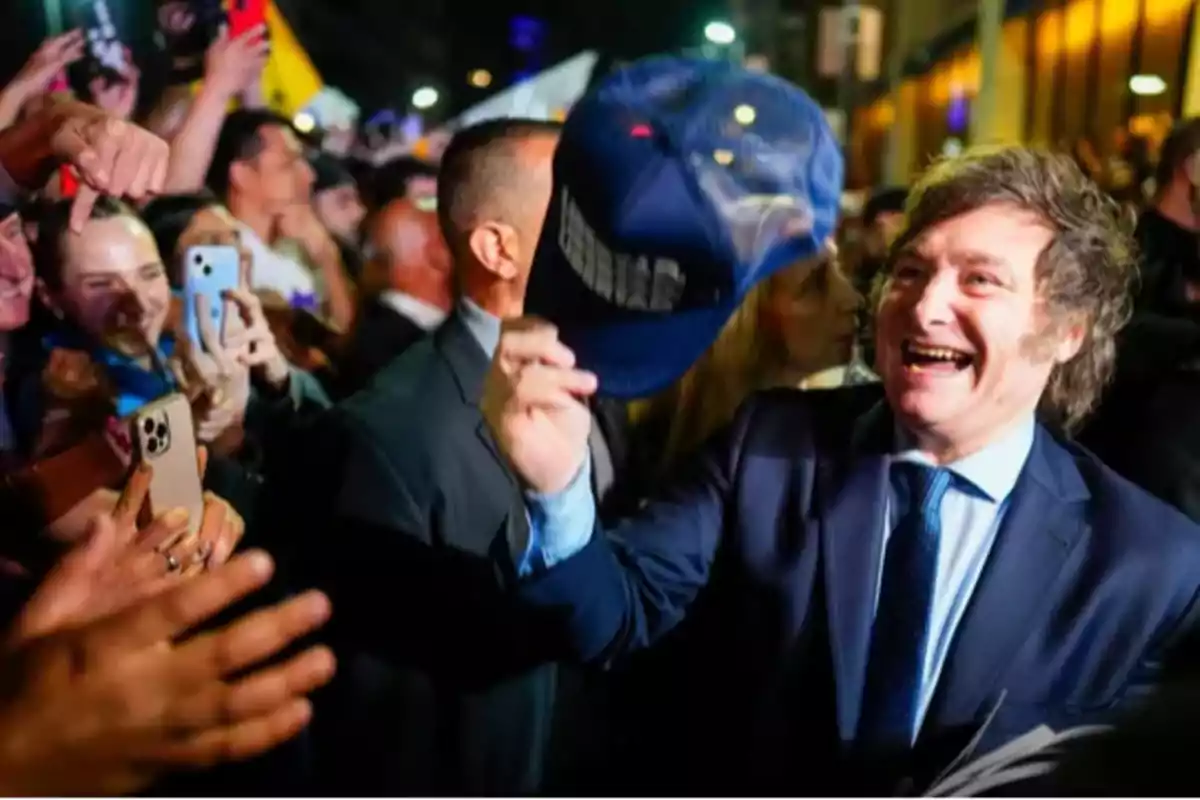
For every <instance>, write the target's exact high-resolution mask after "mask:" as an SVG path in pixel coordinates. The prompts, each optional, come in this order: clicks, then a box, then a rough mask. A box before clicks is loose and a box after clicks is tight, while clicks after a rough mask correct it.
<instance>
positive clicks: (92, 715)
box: [0, 28, 1200, 796]
mask: <svg viewBox="0 0 1200 800" xmlns="http://www.w3.org/2000/svg"><path fill="white" fill-rule="evenodd" d="M80 49H81V35H80V34H79V33H77V32H74V33H68V34H65V35H63V36H61V37H56V38H54V39H51V40H49V41H47V42H46V43H44V44H43V45H42V47H41V48H39V49H38V51H37V52H36V53H34V54H33V55H32V56H31V57H30V59H29V62H28V63H27V64H26V66H25V67H24V68H23V69H22V70H21V72H20V73H19V74H18V75H17V76H16V77H15V78H13V79H12V80H11V81H10V82H9V83H8V84H7V85H6V86H5V87H4V89H3V90H2V91H0V382H2V383H0V385H2V392H0V468H2V469H0V472H2V474H3V482H2V484H0V506H2V507H3V519H4V527H5V536H4V537H2V538H0V566H2V567H3V572H2V574H0V587H2V588H3V592H2V593H0V599H2V600H3V604H2V605H0V611H3V613H4V614H5V623H6V625H7V629H6V630H7V634H5V636H4V638H3V640H2V646H3V648H4V651H3V653H2V654H0V664H2V665H3V670H2V674H3V681H4V689H5V691H4V692H3V694H2V695H0V789H3V790H4V791H6V792H7V793H9V794H14V795H15V794H54V795H66V794H117V793H122V794H128V793H142V792H148V793H154V794H185V795H195V794H201V795H203V794H213V795H225V794H240V795H259V794H270V795H275V794H283V795H293V796H294V795H301V794H304V795H307V794H314V793H319V794H326V793H330V794H349V795H354V794H360V795H374V794H394V795H470V796H475V795H516V794H541V793H552V794H553V793H560V794H658V793H666V794H704V795H707V794H712V793H721V794H729V795H744V794H759V793H762V794H769V795H774V794H806V795H807V794H817V795H821V794H833V795H846V794H864V795H873V794H878V795H892V794H896V793H900V794H923V793H925V792H926V791H928V790H929V789H930V787H931V786H933V785H934V783H935V781H936V779H938V777H939V775H941V776H944V775H945V773H946V771H947V769H948V768H950V766H951V765H952V764H953V765H958V766H961V765H963V764H967V763H970V762H971V761H972V759H974V758H977V757H980V756H983V755H985V754H987V753H989V752H991V751H994V750H996V749H997V748H999V747H1001V746H1003V745H1006V744H1010V743H1013V742H1015V741H1017V740H1020V739H1021V737H1022V736H1023V735H1024V734H1027V733H1028V732H1029V731H1031V730H1035V729H1038V728H1039V726H1046V727H1048V728H1049V729H1051V730H1052V731H1054V732H1055V733H1061V734H1064V736H1067V735H1069V736H1068V738H1070V744H1069V745H1068V746H1066V747H1060V746H1059V745H1060V744H1061V742H1058V740H1056V744H1055V748H1054V752H1053V755H1054V759H1053V761H1054V764H1053V768H1050V767H1045V768H1042V767H1038V768H1037V769H1028V770H1026V769H1025V766H1027V765H1025V764H1024V762H1022V764H1021V769H1020V770H1015V771H1014V774H1017V773H1019V777H1020V779H1021V786H1019V787H1018V786H1017V785H1016V779H1013V780H1012V781H1010V780H1008V779H1007V778H1005V779H1003V780H1001V779H1000V778H999V777H997V776H999V775H1000V772H999V771H998V768H995V767H994V768H992V772H990V773H988V775H986V776H985V777H988V778H989V779H992V780H991V783H990V784H989V786H990V787H991V788H992V790H999V791H1002V792H1010V791H1018V790H1019V791H1027V790H1032V791H1035V792H1038V793H1042V794H1049V795H1064V794H1065V795H1069V794H1076V793H1084V794H1126V793H1128V794H1149V793H1156V794H1163V793H1176V792H1177V791H1182V792H1184V793H1188V792H1191V791H1193V789H1192V788H1191V786H1192V784H1191V783H1190V782H1189V781H1188V780H1187V778H1185V777H1183V775H1182V771H1181V768H1182V766H1183V765H1184V764H1186V763H1187V762H1186V759H1183V757H1182V753H1181V751H1180V750H1179V741H1186V737H1182V736H1178V735H1177V732H1178V731H1180V730H1182V728H1183V726H1184V725H1185V724H1186V723H1187V720H1189V719H1190V718H1191V714H1192V713H1193V711H1192V701H1191V699H1190V698H1191V697H1192V696H1193V695H1194V693H1195V692H1194V689H1192V688H1191V685H1192V684H1193V682H1194V680H1195V678H1196V674H1195V672H1194V671H1193V670H1194V668H1195V665H1194V664H1192V663H1191V658H1192V656H1193V655H1194V642H1195V637H1194V634H1195V633H1197V632H1200V629H1198V628H1197V624H1198V622H1197V620H1198V617H1197V614H1198V613H1200V611H1198V610H1197V609H1198V604H1197V598H1198V597H1200V527H1198V525H1200V471H1197V469H1196V468H1195V466H1194V464H1195V463H1196V458H1197V455H1198V454H1200V439H1198V438H1197V435H1196V433H1195V432H1196V431H1200V426H1198V425H1197V424H1196V423H1195V422H1193V420H1197V419H1200V417H1197V415H1196V414H1195V411H1194V409H1195V407H1196V406H1195V404H1194V403H1192V402H1191V397H1192V395H1193V393H1194V392H1195V388H1193V387H1197V386H1200V383H1198V382H1197V381H1196V379H1195V377H1194V376H1195V368H1196V365H1198V364H1200V360H1198V356H1200V323H1198V322H1197V316H1196V311H1195V309H1196V303H1198V302H1200V239H1197V233H1198V232H1200V188H1198V187H1200V178H1198V177H1197V176H1200V166H1198V165H1200V161H1197V159H1200V120H1185V121H1183V122H1181V123H1180V124H1179V126H1178V127H1177V128H1176V130H1175V131H1174V132H1173V133H1172V134H1171V136H1170V137H1169V138H1168V139H1167V141H1166V142H1165V143H1164V145H1163V147H1162V150H1161V154H1160V157H1159V160H1158V166H1157V170H1156V173H1155V177H1154V187H1153V188H1154V192H1153V201H1152V202H1151V203H1150V204H1149V205H1148V207H1146V208H1144V209H1142V210H1141V212H1140V218H1139V221H1138V225H1137V228H1136V231H1135V230H1134V229H1133V228H1132V226H1131V225H1130V224H1129V223H1130V221H1129V218H1128V215H1127V214H1126V213H1125V210H1124V209H1123V207H1122V202H1124V200H1125V199H1124V198H1120V199H1118V198H1114V197H1113V196H1112V195H1111V194H1110V193H1108V192H1106V191H1104V190H1102V189H1101V188H1100V187H1098V186H1097V185H1096V183H1095V182H1094V181H1093V180H1092V179H1091V178H1089V177H1088V176H1087V175H1086V174H1085V172H1084V171H1083V170H1081V168H1080V166H1079V164H1078V163H1077V159H1073V158H1072V157H1071V156H1069V155H1059V154H1052V153H1047V152H1041V151H1037V150H1032V149H1027V148H1022V147H1001V148H982V149H975V150H970V151H968V152H966V153H965V154H963V155H960V156H956V157H953V158H948V159H944V160H941V161H939V162H936V163H934V164H932V165H930V166H929V167H928V169H926V170H925V171H924V172H923V173H922V174H921V175H920V176H919V177H918V178H917V179H916V181H915V183H914V184H913V185H912V186H911V187H900V188H897V187H889V188H886V189H882V190H880V191H878V192H877V193H875V195H874V196H873V197H872V199H871V201H870V202H869V203H868V204H867V206H866V208H865V209H864V212H863V216H862V219H861V220H860V225H861V228H862V231H863V235H862V236H861V237H859V238H858V239H856V240H854V241H846V240H845V239H844V238H843V237H842V236H841V235H840V234H839V231H840V230H841V229H842V225H843V223H844V220H842V219H841V199H842V189H843V186H842V179H843V162H842V154H841V151H840V147H839V145H838V144H837V143H836V141H835V139H834V136H833V134H832V132H831V131H830V129H829V127H828V125H827V123H826V121H825V118H824V115H823V114H822V112H821V109H820V108H819V107H818V106H817V105H816V104H815V103H814V102H813V101H812V100H811V99H810V98H808V97H807V95H805V94H804V92H803V91H802V90H800V89H799V88H797V87H794V86H791V85H789V84H787V83H786V82H784V81H782V80H780V79H778V78H775V77H771V76H768V75H763V74H759V73H753V72H748V71H744V70H742V69H740V68H736V67H734V66H732V65H730V64H726V63H723V62H720V63H718V62H707V61H698V60H690V59H677V58H667V57H663V58H653V59H646V60H643V61H639V62H636V63H634V64H632V65H628V66H625V67H623V68H621V70H619V71H618V72H617V73H615V74H614V75H612V76H609V77H608V78H606V79H605V80H604V81H602V82H601V84H600V85H599V86H598V87H596V88H595V89H593V90H592V91H591V92H589V94H588V95H587V96H586V97H584V98H583V99H582V100H581V101H580V102H579V104H578V105H577V106H576V107H575V108H574V109H572V111H571V114H570V116H569V117H568V119H567V121H566V122H565V123H561V124H560V123H556V122H547V121H540V120H533V119H496V120H491V121H487V122H482V123H478V124H475V125H472V126H470V127H467V128H464V129H462V130H459V131H457V132H456V133H455V135H454V136H453V138H452V139H451V140H450V142H449V143H448V145H447V146H446V148H445V150H444V152H442V153H440V154H439V158H438V160H437V163H436V164H431V163H425V162H422V161H418V160H416V159H413V158H410V157H402V158H398V159H390V160H387V161H386V162H385V163H372V162H368V161H363V160H361V159H350V158H346V157H343V156H339V155H336V154H334V153H332V152H329V151H327V150H323V149H322V146H321V142H320V141H319V140H318V139H314V138H313V137H312V136H310V135H306V134H302V133H300V132H299V131H297V130H296V129H295V128H294V127H293V125H292V123H291V122H290V121H289V120H288V119H286V118H285V117H282V116H280V115H278V114H275V113H273V112H271V111H270V110H268V109H266V108H265V107H263V105H262V102H261V91H258V90H257V88H256V87H257V84H258V82H259V80H260V77H261V71H262V66H263V63H264V59H265V58H266V52H267V45H266V43H265V40H264V31H263V30H262V29H261V28H258V29H254V30H250V31H248V32H246V33H243V34H241V35H239V36H237V37H235V38H232V39H231V38H229V37H227V36H226V35H224V34H223V35H221V36H220V37H219V38H218V39H217V40H216V41H215V42H214V43H213V44H212V45H211V46H210V48H209V50H208V53H207V56H206V57H205V59H204V78H203V82H202V84H201V87H200V88H199V90H198V91H197V92H196V93H195V94H194V95H193V96H192V97H190V99H189V100H188V101H187V102H186V103H184V104H183V105H182V106H180V105H179V102H178V98H172V100H171V105H170V108H166V107H163V108H157V109H154V110H153V111H151V112H149V113H148V114H146V115H145V116H144V117H138V118H136V119H135V118H134V108H135V105H136V104H135V102H134V100H133V98H135V97H136V89H137V75H136V74H135V73H130V74H128V75H125V76H123V77H122V80H121V81H118V82H117V83H116V84H115V85H109V86H106V87H99V88H97V90H96V91H95V92H94V93H93V95H92V96H90V97H88V98H86V99H87V102H84V101H83V100H81V99H76V98H73V97H70V96H68V95H64V94H61V93H57V92H55V91H52V90H51V89H52V83H53V78H54V76H55V75H57V74H58V73H59V72H60V71H61V69H62V68H63V67H64V66H65V65H67V64H69V63H70V62H71V61H72V60H73V59H77V58H78V57H79V53H80ZM122 81H123V83H122ZM100 89H103V91H101V90H100ZM747 104H748V105H751V106H752V107H753V108H754V109H755V111H756V113H755V115H753V116H754V119H753V121H752V122H744V121H742V122H735V115H734V108H735V106H737V107H741V106H745V105H747ZM231 106H236V109H235V110H230V109H231ZM740 116H741V118H742V119H743V120H744V119H745V118H746V115H744V114H743V115H740ZM206 254H207V255H206ZM222 255H227V256H228V259H229V260H228V261H227V265H228V266H229V268H230V270H231V272H230V273H229V276H230V277H231V282H230V283H229V284H228V285H217V284H215V283H211V282H212V281H215V280H217V277H214V276H217V275H218V272H219V270H218V269H217V267H219V266H220V264H219V263H217V262H213V263H211V264H210V263H209V262H201V261H199V260H196V259H198V258H200V257H202V256H203V257H205V258H207V257H213V258H218V259H219V258H220V257H221V256H222ZM193 262H195V264H200V263H204V264H206V265H208V266H205V267H204V270H203V271H197V270H195V269H192V268H191V267H192V266H193ZM210 267H212V270H210ZM206 281H207V282H206ZM213 286H215V287H216V288H215V289H214V288H212V287H213ZM213 292H215V294H214V293H213ZM176 401H178V402H176ZM168 408H169V409H175V410H174V411H172V412H171V415H166V416H161V417H160V416H154V415H155V414H159V413H162V414H166V413H167V412H165V411H162V410H163V409H168ZM142 425H146V426H147V427H145V429H144V430H142V429H141V427H140V426H142ZM171 426H181V427H171ZM192 485H195V486H197V487H198V489H197V493H196V494H195V498H194V501H193V500H191V499H189V498H190V497H191V495H189V494H188V487H189V486H192ZM1093 725H1102V726H1106V727H1105V728H1104V729H1103V730H1094V729H1092V728H1091V727H1089V726H1093ZM1080 731H1082V732H1083V733H1080V734H1079V735H1078V736H1076V735H1075V733H1076V732H1080ZM1084 734H1086V735H1084ZM1156 742H1161V743H1162V745H1161V746H1154V745H1153V743H1156ZM1046 756H1047V754H1046V753H1045V752H1040V751H1039V752H1036V753H1034V754H1033V756H1031V757H1035V758H1037V759H1043V760H1044V759H1045V758H1046ZM1038 763H1039V764H1041V763H1042V761H1039V762H1038ZM1043 766H1044V764H1043ZM980 785H982V784H980Z"/></svg>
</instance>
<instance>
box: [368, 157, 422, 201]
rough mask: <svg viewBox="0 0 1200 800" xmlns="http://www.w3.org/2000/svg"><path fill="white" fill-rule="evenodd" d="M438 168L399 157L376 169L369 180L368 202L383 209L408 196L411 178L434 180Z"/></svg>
mask: <svg viewBox="0 0 1200 800" xmlns="http://www.w3.org/2000/svg"><path fill="white" fill-rule="evenodd" d="M437 176H438V168H437V167H435V166H434V165H432V164H429V163H426V162H424V161H421V160H420V159H418V158H413V157H412V156H400V157H399V158H393V159H392V160H391V161H386V162H384V163H383V164H381V165H380V166H379V167H377V168H376V169H375V170H374V172H373V174H372V175H371V179H370V190H369V194H370V201H371V202H372V203H373V204H374V205H376V206H377V207H379V208H383V207H384V206H386V205H387V204H388V203H390V202H392V201H393V200H399V199H401V198H403V197H405V196H406V195H407V194H408V182H409V181H411V180H412V179H413V178H436V177H437Z"/></svg>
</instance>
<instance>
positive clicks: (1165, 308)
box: [1135, 208, 1200, 316]
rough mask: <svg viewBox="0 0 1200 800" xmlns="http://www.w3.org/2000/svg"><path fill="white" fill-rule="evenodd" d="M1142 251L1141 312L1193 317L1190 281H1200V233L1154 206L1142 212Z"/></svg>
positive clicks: (1139, 237)
mask: <svg viewBox="0 0 1200 800" xmlns="http://www.w3.org/2000/svg"><path fill="white" fill-rule="evenodd" d="M1135 237H1136V238H1137V242H1138V248H1139V249H1140V251H1141V285H1140V287H1139V288H1138V291H1137V295H1136V297H1137V301H1136V305H1137V308H1138V310H1139V311H1153V312H1155V313H1161V314H1169V315H1183V316H1191V315H1193V314H1195V311H1194V310H1193V308H1192V307H1191V304H1190V303H1189V302H1188V300H1187V289H1186V284H1187V283H1200V234H1197V233H1196V232H1195V231H1189V230H1187V229H1185V228H1181V227H1180V226H1178V225H1176V224H1175V223H1174V222H1172V221H1171V220H1169V219H1167V218H1166V217H1164V216H1163V215H1162V214H1160V213H1159V212H1158V211H1156V210H1155V209H1153V208H1148V209H1146V210H1145V211H1144V212H1142V215H1141V217H1140V218H1139V219H1138V226H1137V230H1136V232H1135Z"/></svg>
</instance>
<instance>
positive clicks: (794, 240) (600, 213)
mask: <svg viewBox="0 0 1200 800" xmlns="http://www.w3.org/2000/svg"><path fill="white" fill-rule="evenodd" d="M842 174H843V162H842V154H841V149H840V146H839V145H838V143H837V142H836V140H835V139H834V137H833V133H832V131H830V129H829V125H828V123H827V122H826V119H825V115H824V112H823V111H822V110H821V108H820V106H818V105H817V104H816V103H815V102H814V101H813V100H812V98H810V97H809V96H808V95H807V94H805V93H804V92H803V91H801V90H800V89H799V88H797V87H796V86H794V85H792V84H790V83H788V82H787V81H784V80H782V79H780V78H777V77H774V76H771V75H766V74H761V73H755V72H751V71H748V70H745V69H743V68H741V67H738V66H735V65H733V64H731V63H728V62H721V61H707V60H699V59H684V58H674V57H657V58H650V59H644V60H642V61H638V62H636V63H634V64H632V65H630V66H628V67H625V68H623V69H621V70H619V71H617V72H615V73H613V74H612V75H610V76H608V77H607V78H606V79H605V80H604V81H603V82H602V83H601V84H600V85H599V86H598V87H597V88H595V89H594V90H593V91H592V92H590V93H589V94H588V95H586V96H585V97H584V98H582V99H581V100H580V101H579V102H578V103H577V104H576V105H575V106H574V108H572V110H571V113H570V115H569V116H568V117H567V120H566V123H565V124H564V127H563V131H562V136H561V139H560V141H559V144H558V148H557V150H556V151H555V156H554V191H553V195H552V197H551V201H550V207H549V211H548V213H547V215H546V223H545V227H544V229H543V231H542V236H541V239H540V240H539V242H538V247H537V252H536V253H535V255H534V264H533V269H532V271H531V273H530V276H529V286H528V290H527V292H526V301H525V306H526V312H527V313H528V314H531V315H536V316H540V317H543V318H545V319H547V320H549V321H550V322H552V323H554V324H555V325H556V326H557V327H558V329H559V334H560V337H561V339H562V341H563V343H564V344H566V345H567V346H568V347H570V348H571V349H572V350H574V351H575V355H576V358H577V361H578V363H579V366H580V367H581V368H583V369H588V370H591V371H593V372H595V373H596V374H597V376H598V377H599V384H600V393H601V394H604V395H608V396H611V397H621V398H633V397H645V396H648V395H651V394H653V393H655V392H657V391H659V390H661V389H663V388H665V387H666V386H668V385H670V384H671V383H672V382H674V381H675V380H677V379H678V378H680V377H681V376H682V375H683V374H684V373H685V372H687V370H688V369H689V368H690V367H691V366H692V364H694V363H695V362H696V360H697V359H699V357H700V356H701V355H702V354H703V353H704V352H705V351H706V350H707V349H708V348H709V347H710V346H711V345H712V344H713V342H714V341H716V339H717V336H718V335H719V334H720V332H721V329H722V328H723V327H724V325H725V323H726V322H727V321H728V320H729V318H730V317H731V316H732V315H733V312H734V311H735V310H737V307H738V305H739V304H740V303H741V301H742V299H743V298H744V297H745V296H746V293H747V292H749V291H750V289H752V288H753V287H754V286H755V284H757V283H758V282H759V281H761V280H762V279H763V278H766V277H768V276H770V275H771V274H772V273H774V272H776V271H777V270H779V269H780V268H782V267H785V266H789V265H791V264H794V263H795V262H797V261H799V260H801V259H804V258H807V257H810V256H813V255H815V254H817V253H818V252H820V251H821V250H822V248H823V247H824V246H825V242H826V240H827V239H828V238H829V237H830V236H831V235H832V234H833V232H834V227H835V225H836V224H837V216H838V210H839V204H840V198H841V192H842Z"/></svg>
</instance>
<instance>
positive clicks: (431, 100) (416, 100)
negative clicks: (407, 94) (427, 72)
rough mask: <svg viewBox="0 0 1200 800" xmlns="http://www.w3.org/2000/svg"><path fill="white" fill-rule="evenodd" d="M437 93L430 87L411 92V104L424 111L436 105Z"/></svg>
mask: <svg viewBox="0 0 1200 800" xmlns="http://www.w3.org/2000/svg"><path fill="white" fill-rule="evenodd" d="M437 101H438V92H437V89H434V88H433V87H432V86H422V87H421V88H420V89H417V90H416V91H415V92H413V96H412V104H413V106H414V107H415V108H420V109H426V108H433V107H434V106H435V105H437Z"/></svg>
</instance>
